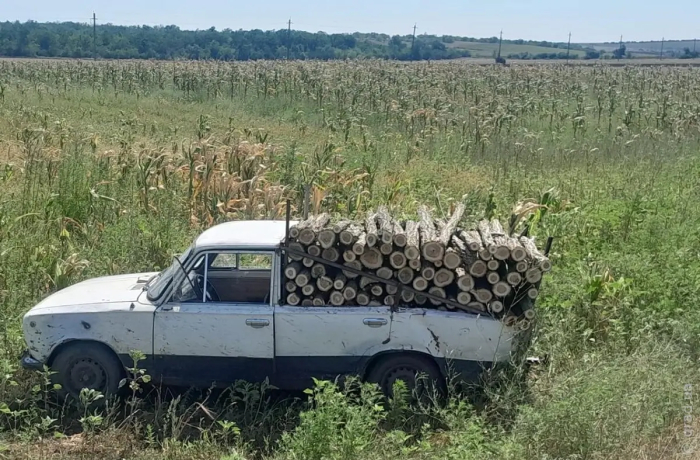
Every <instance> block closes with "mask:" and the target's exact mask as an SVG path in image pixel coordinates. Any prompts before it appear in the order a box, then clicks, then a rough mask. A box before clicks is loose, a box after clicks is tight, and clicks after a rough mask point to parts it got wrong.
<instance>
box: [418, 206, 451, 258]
mask: <svg viewBox="0 0 700 460" xmlns="http://www.w3.org/2000/svg"><path fill="white" fill-rule="evenodd" d="M418 215H419V216H420V225H419V229H420V238H421V255H422V256H423V258H424V259H425V260H428V261H430V262H437V261H442V258H443V257H444V256H445V246H444V245H443V244H441V243H440V235H439V234H438V232H437V231H436V229H435V225H434V223H433V220H432V218H431V216H430V211H428V208H427V207H425V206H421V207H420V208H418Z"/></svg>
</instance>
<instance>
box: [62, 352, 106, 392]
mask: <svg viewBox="0 0 700 460" xmlns="http://www.w3.org/2000/svg"><path fill="white" fill-rule="evenodd" d="M69 385H70V387H71V388H70V390H72V391H73V392H75V393H79V392H80V390H82V389H83V388H88V389H91V390H98V391H102V390H104V388H105V387H106V386H107V373H106V372H105V370H104V368H103V367H102V365H101V364H100V363H98V362H97V361H95V360H94V359H91V358H83V359H81V360H79V361H76V362H75V364H73V366H71V369H70V373H69Z"/></svg>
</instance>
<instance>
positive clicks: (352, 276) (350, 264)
mask: <svg viewBox="0 0 700 460" xmlns="http://www.w3.org/2000/svg"><path fill="white" fill-rule="evenodd" d="M344 265H345V266H346V267H352V268H354V269H355V270H362V264H361V263H360V261H359V260H355V261H353V262H346V263H345V264H344ZM343 275H345V276H347V277H348V279H355V278H357V277H359V276H360V275H356V274H355V273H351V272H349V271H346V270H343Z"/></svg>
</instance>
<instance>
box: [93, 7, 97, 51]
mask: <svg viewBox="0 0 700 460" xmlns="http://www.w3.org/2000/svg"><path fill="white" fill-rule="evenodd" d="M92 58H93V59H94V60H97V16H95V12H94V11H93V12H92Z"/></svg>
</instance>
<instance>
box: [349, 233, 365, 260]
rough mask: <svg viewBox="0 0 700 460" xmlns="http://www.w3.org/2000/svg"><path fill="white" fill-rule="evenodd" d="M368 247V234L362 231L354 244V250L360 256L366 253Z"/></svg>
mask: <svg viewBox="0 0 700 460" xmlns="http://www.w3.org/2000/svg"><path fill="white" fill-rule="evenodd" d="M366 249H367V234H366V233H365V232H362V233H360V236H359V237H358V238H357V241H355V243H354V244H353V245H352V252H353V253H355V254H357V255H358V256H361V255H362V254H364V253H365V250H366Z"/></svg>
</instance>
